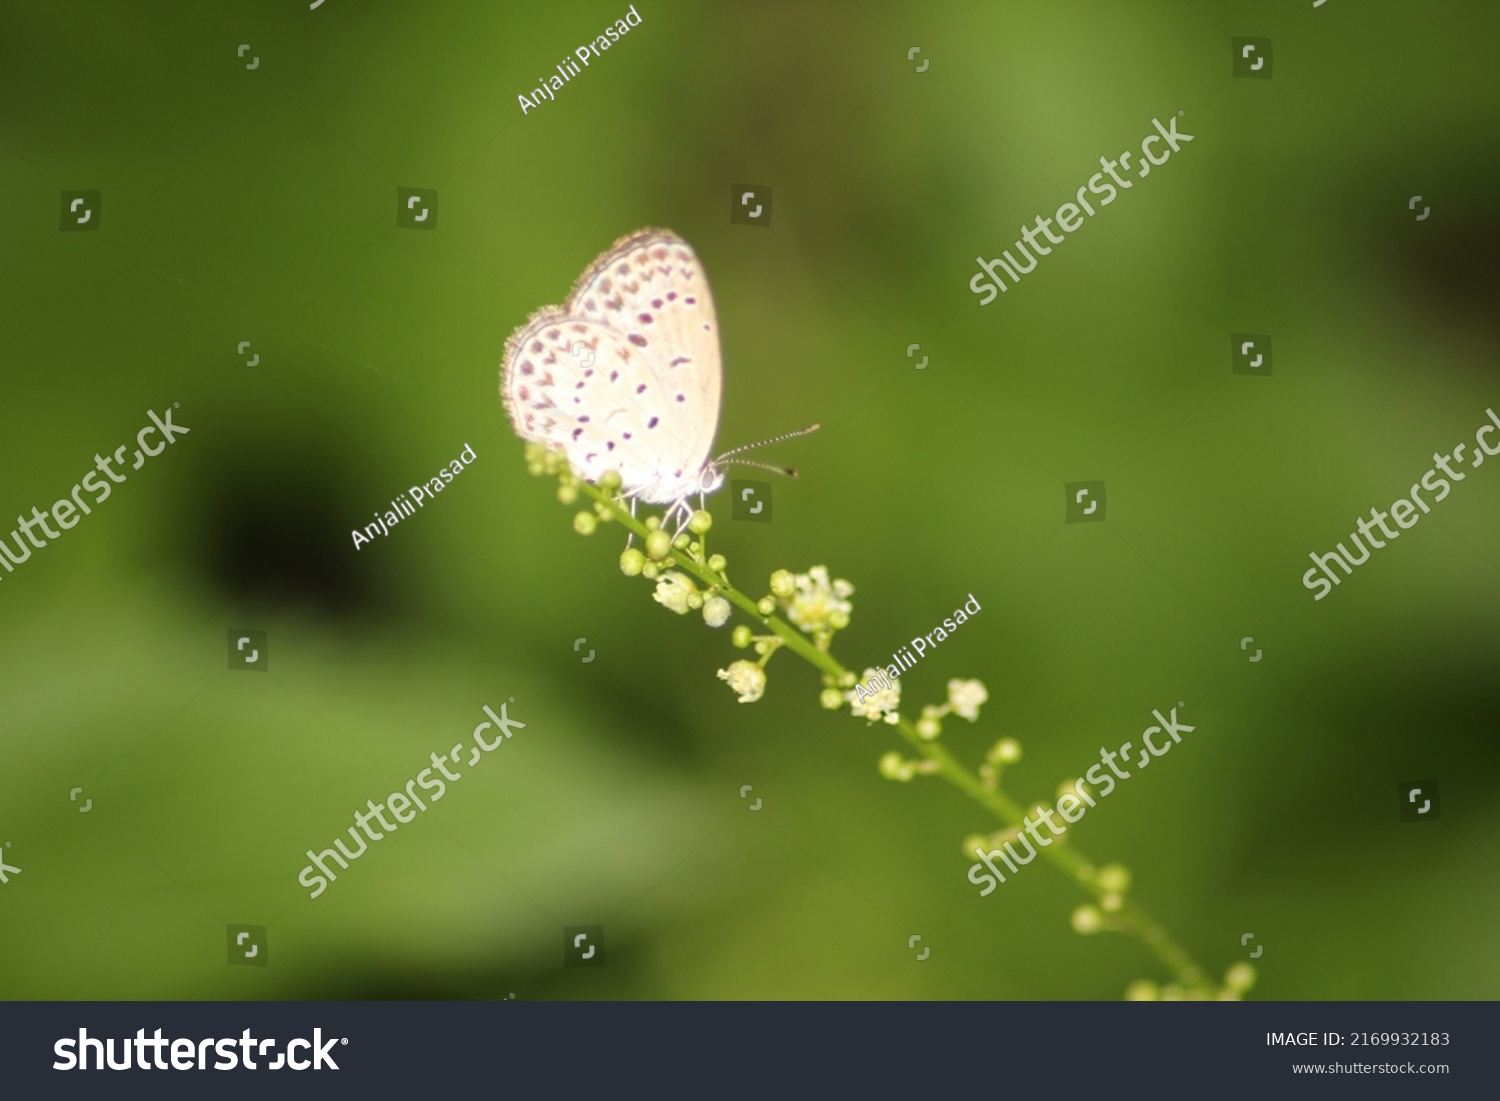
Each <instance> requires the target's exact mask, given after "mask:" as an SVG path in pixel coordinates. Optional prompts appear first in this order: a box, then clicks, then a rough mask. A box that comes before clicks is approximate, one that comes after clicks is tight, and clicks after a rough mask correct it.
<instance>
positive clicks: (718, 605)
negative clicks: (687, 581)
mask: <svg viewBox="0 0 1500 1101" xmlns="http://www.w3.org/2000/svg"><path fill="white" fill-rule="evenodd" d="M730 611H731V609H730V607H729V601H727V600H725V599H724V598H723V597H722V596H720V595H719V594H718V593H714V594H713V595H712V596H710V597H708V598H707V599H705V600H704V601H703V622H704V623H707V624H708V625H709V626H710V627H722V626H724V624H726V623H728V622H729V613H730Z"/></svg>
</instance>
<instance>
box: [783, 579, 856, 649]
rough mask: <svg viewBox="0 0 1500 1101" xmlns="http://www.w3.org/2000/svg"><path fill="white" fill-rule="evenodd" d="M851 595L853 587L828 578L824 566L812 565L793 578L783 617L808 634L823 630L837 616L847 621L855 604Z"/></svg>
mask: <svg viewBox="0 0 1500 1101" xmlns="http://www.w3.org/2000/svg"><path fill="white" fill-rule="evenodd" d="M853 595H854V586H853V585H851V584H849V582H847V581H844V580H841V579H839V580H834V581H830V580H829V579H828V567H827V566H814V567H813V568H812V569H810V570H808V571H807V572H806V573H799V574H797V576H796V577H795V578H794V579H793V592H792V597H791V600H790V602H789V603H788V604H787V609H786V617H787V618H788V619H790V620H791V621H792V622H793V623H795V624H796V625H797V626H798V627H800V628H801V629H802V630H804V631H806V632H807V633H808V634H812V633H813V632H815V631H826V630H828V629H829V627H830V626H833V624H832V623H831V622H830V621H831V620H832V619H833V618H834V617H835V616H837V617H838V618H839V620H840V622H842V623H846V624H847V623H848V618H849V614H850V613H851V612H853V611H854V605H852V604H850V603H849V599H848V598H849V597H851V596H853Z"/></svg>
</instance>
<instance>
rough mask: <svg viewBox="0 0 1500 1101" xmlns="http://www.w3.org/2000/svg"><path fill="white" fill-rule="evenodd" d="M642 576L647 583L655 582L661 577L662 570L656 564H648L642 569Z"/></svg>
mask: <svg viewBox="0 0 1500 1101" xmlns="http://www.w3.org/2000/svg"><path fill="white" fill-rule="evenodd" d="M641 576H642V577H644V578H645V579H646V580H647V581H655V580H656V579H657V578H658V577H660V576H661V570H660V569H658V568H657V565H656V563H655V562H647V563H646V564H645V565H644V566H642V567H641Z"/></svg>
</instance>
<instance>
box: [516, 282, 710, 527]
mask: <svg viewBox="0 0 1500 1101" xmlns="http://www.w3.org/2000/svg"><path fill="white" fill-rule="evenodd" d="M575 351H576V352H577V354H574V353H575ZM503 394H504V397H505V407H506V410H507V412H509V413H510V419H511V423H512V424H513V425H514V426H515V429H516V434H517V435H519V436H521V437H522V438H523V439H526V440H533V441H536V442H539V443H544V444H547V445H548V446H551V447H555V448H557V449H559V450H561V451H562V452H563V453H564V454H565V455H566V456H567V458H568V465H569V466H570V467H572V469H573V471H574V473H576V474H577V475H578V476H579V477H581V478H585V479H587V480H588V481H591V482H597V481H598V480H599V478H600V477H601V476H602V475H603V474H604V472H605V471H606V470H616V471H618V472H619V473H620V477H621V481H622V483H623V488H624V489H625V491H626V492H627V493H635V494H638V495H639V496H640V497H641V498H642V499H643V500H646V501H648V502H651V503H654V504H667V503H670V502H672V501H675V500H677V499H678V498H679V497H681V496H683V495H685V494H684V493H677V492H675V491H674V487H675V485H676V484H677V483H678V482H691V485H692V487H693V488H694V489H696V486H697V473H698V469H699V467H701V465H702V461H703V460H702V459H699V460H698V462H697V465H694V466H688V465H686V464H687V463H688V462H689V461H691V456H688V457H687V458H683V456H686V455H687V445H686V444H684V443H683V440H682V435H681V433H680V431H679V429H680V426H679V424H678V422H677V420H676V419H668V418H667V417H666V416H665V414H666V413H668V412H669V411H670V410H669V407H668V402H667V400H666V399H665V398H664V397H663V396H662V387H661V384H660V383H659V382H658V381H657V377H656V375H655V374H654V373H653V371H652V369H651V365H650V362H649V360H648V358H647V356H646V354H645V353H644V352H643V351H642V350H641V349H640V348H638V347H636V346H634V345H632V344H631V343H630V342H629V340H628V338H627V337H626V336H625V335H623V334H621V333H619V332H617V331H616V330H614V329H611V328H610V327H609V326H607V325H601V324H600V323H599V322H597V321H590V320H588V319H586V318H582V317H574V316H570V315H569V314H566V313H564V312H563V311H562V310H560V309H558V308H557V307H555V306H550V307H548V308H547V309H545V310H543V311H541V312H540V313H537V314H534V315H533V316H532V318H531V320H530V321H529V322H527V324H526V325H524V326H522V327H521V328H520V329H518V330H516V332H515V333H514V335H512V337H511V339H510V342H509V344H508V346H507V349H506V356H505V377H504V390H503ZM674 463H675V464H677V465H672V464H674ZM690 491H691V490H689V491H686V492H690Z"/></svg>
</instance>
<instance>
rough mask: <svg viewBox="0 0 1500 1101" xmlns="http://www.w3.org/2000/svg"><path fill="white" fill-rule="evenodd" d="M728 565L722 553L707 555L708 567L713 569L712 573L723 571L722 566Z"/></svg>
mask: <svg viewBox="0 0 1500 1101" xmlns="http://www.w3.org/2000/svg"><path fill="white" fill-rule="evenodd" d="M728 565H729V561H728V560H727V559H726V558H725V557H724V556H723V555H722V554H710V555H709V556H708V568H709V569H711V570H713V571H714V573H723V572H724V567H726V566H728Z"/></svg>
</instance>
